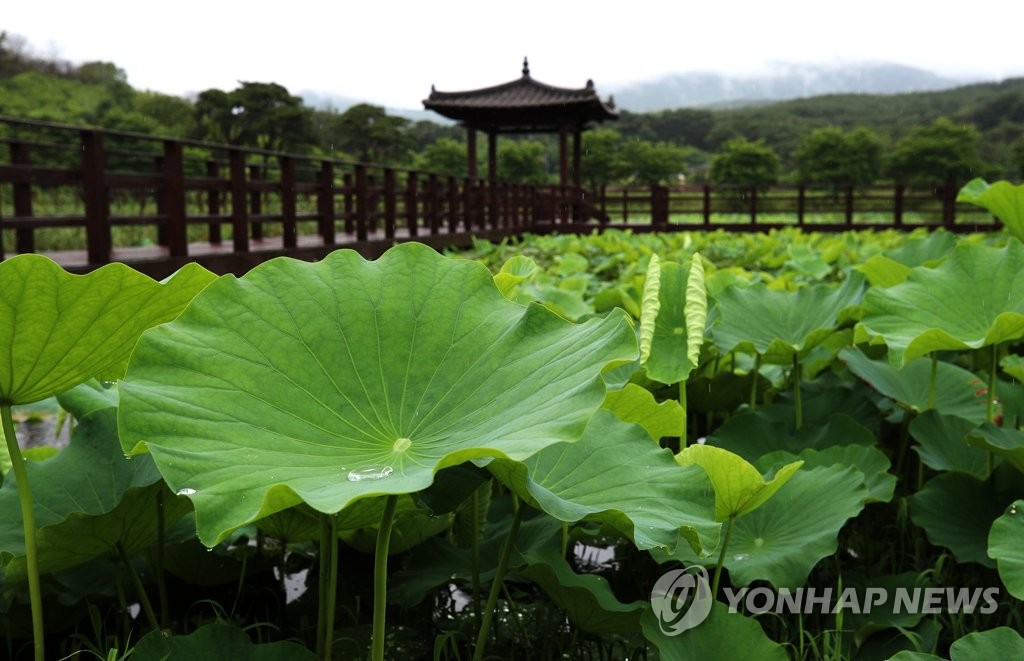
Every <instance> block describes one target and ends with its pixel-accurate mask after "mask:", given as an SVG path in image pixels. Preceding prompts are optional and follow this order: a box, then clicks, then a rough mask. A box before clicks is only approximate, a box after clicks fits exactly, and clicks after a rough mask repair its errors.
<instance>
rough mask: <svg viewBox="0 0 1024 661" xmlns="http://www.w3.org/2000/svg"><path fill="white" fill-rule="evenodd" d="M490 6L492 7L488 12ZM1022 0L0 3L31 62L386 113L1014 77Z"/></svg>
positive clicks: (2, 18)
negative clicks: (645, 91) (692, 91)
mask: <svg viewBox="0 0 1024 661" xmlns="http://www.w3.org/2000/svg"><path fill="white" fill-rule="evenodd" d="M498 7H501V9H498ZM1022 26H1024V0H990V1H988V2H964V1H962V0H961V1H960V2H951V1H949V0H935V1H931V2H923V1H917V0H914V1H910V0H854V1H851V0H847V1H845V2H829V1H828V0H776V1H774V2H770V1H768V0H701V1H700V2H695V1H691V0H676V1H674V2H672V1H666V2H655V1H653V0H630V1H629V2H616V3H612V2H608V1H607V0H605V1H599V0H589V1H586V2H577V1H569V0H511V1H505V2H501V3H495V2H487V1H486V0H476V1H475V2H474V1H469V0H438V1H436V2H429V1H426V0H420V1H415V2H412V1H411V2H405V1H402V2H397V1H391V2H388V1H386V0H379V1H374V0H359V1H356V0H335V1H333V2H327V1H314V0H276V1H275V2H264V1H262V0H251V1H249V2H235V1H227V0H203V1H198V0H173V1H171V2H159V3H155V2H145V1H140V0H73V1H67V0H50V1H42V0H35V1H32V0H20V1H19V0H3V8H2V10H0V30H6V31H7V32H9V33H11V34H16V35H20V36H22V37H24V38H26V39H27V40H28V42H29V45H30V46H31V48H32V49H33V51H34V52H35V53H36V54H38V55H44V56H54V57H58V58H61V59H65V60H70V61H72V62H75V63H81V62H84V61H90V60H104V61H110V62H114V63H115V64H117V65H118V66H119V67H121V68H122V69H124V70H125V71H126V72H127V74H128V82H129V83H131V85H132V86H133V87H135V88H137V89H150V90H155V91H159V92H164V93H167V94H174V95H189V94H193V93H195V92H199V91H202V90H204V89H208V88H211V87H216V88H219V89H223V90H231V89H234V88H235V87H237V86H238V82H239V81H254V82H276V83H279V84H281V85H284V86H285V87H287V88H288V90H289V91H290V92H291V93H293V94H298V93H300V92H304V91H317V92H321V93H326V94H332V95H337V96H346V97H352V98H356V99H360V100H367V101H370V102H372V103H377V104H381V105H386V106H389V107H394V108H422V103H421V102H422V100H423V99H424V98H426V96H427V95H428V94H429V93H430V86H431V85H432V84H433V85H436V87H437V89H438V90H442V91H456V90H464V89H473V88H477V87H484V86H488V85H493V84H498V83H502V82H505V81H508V80H512V79H514V78H517V77H518V76H519V75H520V68H521V64H522V59H523V56H529V58H530V68H531V73H532V75H533V76H534V78H536V79H537V80H541V81H543V82H546V83H550V84H552V85H559V86H566V87H582V86H583V85H584V84H585V83H586V80H587V79H588V78H592V79H593V80H594V82H595V84H596V85H597V90H598V93H600V94H602V95H604V94H605V93H606V91H610V88H614V87H616V86H620V85H622V84H624V83H629V82H634V81H645V80H651V79H655V78H658V77H660V76H663V75H665V74H669V73H673V72H684V71H718V72H723V73H747V72H759V71H764V70H765V69H766V68H768V67H769V66H770V63H771V62H809V63H822V64H837V63H843V62H860V61H885V62H896V63H900V64H905V65H910V66H915V67H920V68H923V69H928V70H931V71H934V72H935V73H938V74H940V75H945V76H949V77H956V78H982V79H988V80H1000V79H1002V78H1006V77H1011V76H1024V49H1022V47H1021V44H1022V42H1024V38H1022V36H1021V35H1022Z"/></svg>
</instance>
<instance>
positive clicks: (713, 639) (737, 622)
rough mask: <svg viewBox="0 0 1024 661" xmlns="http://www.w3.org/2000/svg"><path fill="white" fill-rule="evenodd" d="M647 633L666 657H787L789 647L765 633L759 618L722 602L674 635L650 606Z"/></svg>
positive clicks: (644, 622) (768, 660)
mask: <svg viewBox="0 0 1024 661" xmlns="http://www.w3.org/2000/svg"><path fill="white" fill-rule="evenodd" d="M640 624H641V626H642V627H643V631H644V637H645V638H646V639H647V640H649V641H650V642H651V643H653V644H654V646H655V647H657V648H658V654H659V655H660V657H661V659H662V661H691V660H692V659H757V660H758V661H762V660H763V661H786V659H789V656H788V655H787V654H786V650H785V649H784V648H783V647H782V646H781V645H779V644H778V643H776V642H774V641H773V640H772V639H770V638H769V637H768V636H766V635H765V633H764V629H762V628H761V625H760V624H758V622H757V620H754V619H753V618H749V617H747V616H745V615H743V614H742V613H730V612H729V607H728V606H726V605H725V604H723V603H721V602H718V601H716V602H714V603H713V604H712V605H711V613H710V614H708V617H707V619H706V620H704V621H703V622H701V623H700V624H698V625H697V626H695V627H693V628H692V629H688V630H687V631H684V632H682V633H681V634H678V635H675V636H671V635H667V634H665V633H664V632H663V631H662V630H661V626H660V625H659V623H658V617H657V616H656V615H655V614H654V611H653V610H652V609H650V608H648V609H647V610H645V611H644V614H643V617H641V618H640Z"/></svg>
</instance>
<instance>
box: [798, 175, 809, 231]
mask: <svg viewBox="0 0 1024 661" xmlns="http://www.w3.org/2000/svg"><path fill="white" fill-rule="evenodd" d="M806 210H807V184H800V185H799V186H798V187H797V190H796V224H797V225H799V226H800V227H803V225H804V213H805V212H806Z"/></svg>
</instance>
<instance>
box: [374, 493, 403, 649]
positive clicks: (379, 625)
mask: <svg viewBox="0 0 1024 661" xmlns="http://www.w3.org/2000/svg"><path fill="white" fill-rule="evenodd" d="M397 506H398V496H394V495H392V496H388V497H387V500H385V501H384V513H383V514H381V517H380V527H379V528H378V529H377V549H376V552H375V553H374V557H373V642H372V644H371V650H370V658H371V659H373V661H384V634H385V628H384V625H385V616H386V614H387V606H388V545H389V544H390V543H391V527H392V526H393V525H394V523H395V509H396V508H397Z"/></svg>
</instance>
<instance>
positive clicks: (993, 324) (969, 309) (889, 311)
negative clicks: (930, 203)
mask: <svg viewBox="0 0 1024 661" xmlns="http://www.w3.org/2000/svg"><path fill="white" fill-rule="evenodd" d="M864 310H865V311H864V316H863V318H862V319H861V322H860V326H859V327H858V328H859V329H860V333H859V336H858V338H857V339H858V341H860V340H870V341H871V342H882V341H884V342H885V344H886V345H887V346H888V347H889V361H890V363H892V365H893V366H894V367H897V368H900V367H903V366H904V365H905V364H907V363H910V362H911V361H913V360H914V359H915V358H918V357H920V356H924V355H927V354H929V353H931V352H933V351H941V350H947V349H952V350H963V349H979V348H981V347H984V346H989V345H992V344H1000V343H1002V342H1006V341H1009V340H1015V339H1019V338H1020V337H1022V336H1024V244H1021V243H1020V242H1019V241H1016V240H1011V241H1010V242H1009V243H1008V244H1007V245H1006V246H1005V247H1003V248H992V247H988V246H983V245H976V244H971V243H961V244H959V245H958V246H957V248H956V250H955V251H954V252H953V254H952V255H951V256H950V257H949V259H947V260H946V261H945V262H943V263H942V264H940V265H939V266H937V267H936V268H933V269H930V268H924V267H917V268H915V269H913V270H912V271H911V272H910V274H909V275H908V276H907V280H906V281H905V282H903V283H901V284H898V285H896V286H894V287H889V288H888V289H881V288H872V289H870V290H869V291H868V293H867V294H866V295H865V297H864Z"/></svg>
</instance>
